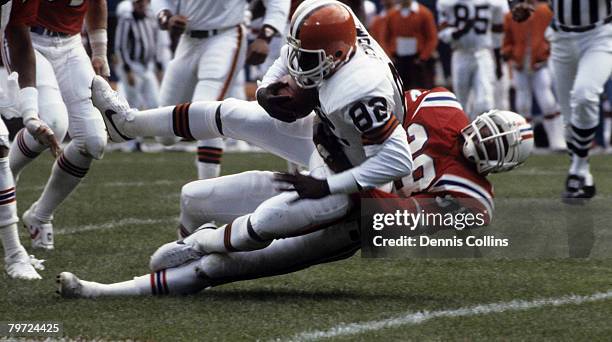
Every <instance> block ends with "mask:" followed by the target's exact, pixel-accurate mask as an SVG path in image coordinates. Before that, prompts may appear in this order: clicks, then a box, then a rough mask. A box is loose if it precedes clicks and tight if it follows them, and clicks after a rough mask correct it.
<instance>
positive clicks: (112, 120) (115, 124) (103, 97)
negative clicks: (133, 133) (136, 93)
mask: <svg viewBox="0 0 612 342" xmlns="http://www.w3.org/2000/svg"><path fill="white" fill-rule="evenodd" d="M91 100H92V102H93V104H94V106H95V107H96V108H98V110H99V111H100V113H101V114H102V118H103V119H104V124H105V125H106V131H107V132H108V136H109V138H110V140H111V141H113V142H124V141H127V140H132V139H133V138H132V137H129V136H127V135H126V134H124V133H122V132H121V131H120V130H119V127H120V126H121V121H122V120H123V121H125V120H127V118H128V117H129V116H130V113H131V112H132V109H131V108H130V105H129V104H128V102H127V101H126V100H125V99H124V98H123V97H122V96H120V95H119V93H117V92H116V91H114V90H113V88H111V86H110V85H109V84H108V82H106V80H105V79H104V78H102V77H100V76H98V75H96V76H95V77H94V79H93V82H92V84H91Z"/></svg>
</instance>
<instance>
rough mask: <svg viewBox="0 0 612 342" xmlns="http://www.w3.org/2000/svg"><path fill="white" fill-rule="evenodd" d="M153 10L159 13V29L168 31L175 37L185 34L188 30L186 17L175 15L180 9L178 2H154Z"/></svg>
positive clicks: (154, 0) (157, 0)
mask: <svg viewBox="0 0 612 342" xmlns="http://www.w3.org/2000/svg"><path fill="white" fill-rule="evenodd" d="M151 8H153V10H154V11H155V12H156V13H157V22H158V24H159V28H160V29H162V30H168V31H170V32H171V33H172V34H173V35H178V34H181V33H183V32H185V29H187V22H188V21H189V20H188V19H187V17H186V16H184V15H180V14H178V13H175V12H176V11H177V10H178V9H177V6H176V1H170V0H153V2H152V3H151Z"/></svg>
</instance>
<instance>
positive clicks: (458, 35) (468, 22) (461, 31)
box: [452, 19, 475, 40]
mask: <svg viewBox="0 0 612 342" xmlns="http://www.w3.org/2000/svg"><path fill="white" fill-rule="evenodd" d="M474 23H475V21H474V19H468V20H466V21H465V25H463V27H462V28H461V29H459V30H457V31H455V32H453V34H452V36H453V39H455V40H457V39H459V38H461V37H463V36H464V35H465V34H467V33H468V32H470V30H471V29H472V28H473V27H474Z"/></svg>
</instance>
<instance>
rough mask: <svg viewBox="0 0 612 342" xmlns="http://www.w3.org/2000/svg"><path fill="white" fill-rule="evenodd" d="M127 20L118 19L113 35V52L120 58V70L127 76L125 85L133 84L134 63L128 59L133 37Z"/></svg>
mask: <svg viewBox="0 0 612 342" xmlns="http://www.w3.org/2000/svg"><path fill="white" fill-rule="evenodd" d="M129 20H130V19H129V18H126V17H120V18H119V22H118V23H117V31H116V34H115V51H117V52H118V53H119V56H121V63H122V65H121V68H122V69H123V71H124V72H125V74H126V75H127V83H128V84H129V85H131V86H133V85H134V84H135V82H136V81H135V78H134V74H133V69H134V65H135V62H134V61H133V60H132V59H131V58H130V51H131V49H133V47H134V35H133V34H132V33H131V32H130V25H129Z"/></svg>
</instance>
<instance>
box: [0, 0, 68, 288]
mask: <svg viewBox="0 0 612 342" xmlns="http://www.w3.org/2000/svg"><path fill="white" fill-rule="evenodd" d="M38 5H39V1H38V0H26V1H3V4H2V8H1V17H2V22H1V29H0V42H1V41H2V39H4V38H5V39H6V42H7V44H6V46H7V48H8V49H7V50H8V51H5V50H3V51H2V57H3V61H4V65H5V66H6V68H7V73H10V72H11V71H14V72H15V74H12V76H11V78H10V81H9V80H7V86H8V85H11V84H12V85H14V87H11V86H8V87H7V89H3V91H2V93H3V95H4V96H3V99H2V107H5V103H4V102H6V105H7V106H11V107H13V108H12V109H13V110H12V111H10V110H3V111H2V112H3V115H4V116H7V118H8V115H7V114H8V113H11V114H13V113H14V114H15V115H16V116H21V118H22V120H23V124H24V126H25V131H27V132H28V134H30V136H32V138H33V139H36V140H37V141H38V142H39V143H40V144H41V145H44V146H47V147H50V148H51V150H52V151H53V153H54V155H57V154H59V150H60V147H59V144H58V143H57V140H56V139H55V136H54V133H53V131H52V130H51V129H50V128H49V127H48V126H47V124H45V123H44V122H43V121H42V120H40V119H39V117H38V106H37V104H38V103H37V96H38V95H37V94H38V91H37V89H36V63H35V57H34V50H33V48H32V42H31V40H30V26H31V25H32V24H33V23H34V21H35V19H36V12H37V9H38ZM0 45H2V46H4V45H3V44H0ZM5 52H8V54H6V53H5ZM16 75H18V76H19V77H18V78H17V79H15V76H16ZM17 89H18V90H17ZM5 100H6V101H5ZM9 147H10V143H9V132H8V130H7V128H6V126H5V124H4V122H3V121H1V120H0V239H1V240H2V247H3V249H4V260H5V264H6V265H5V268H6V272H7V273H8V275H9V277H11V278H17V279H25V280H33V279H40V275H39V274H38V273H37V272H36V270H35V269H34V267H33V266H32V262H33V261H34V260H35V259H32V258H30V256H29V255H28V253H27V252H26V250H25V249H24V248H23V246H22V245H21V243H20V242H19V236H18V234H17V222H18V218H17V208H16V197H15V182H14V177H13V173H12V172H11V169H10V166H9V158H8V154H9Z"/></svg>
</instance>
